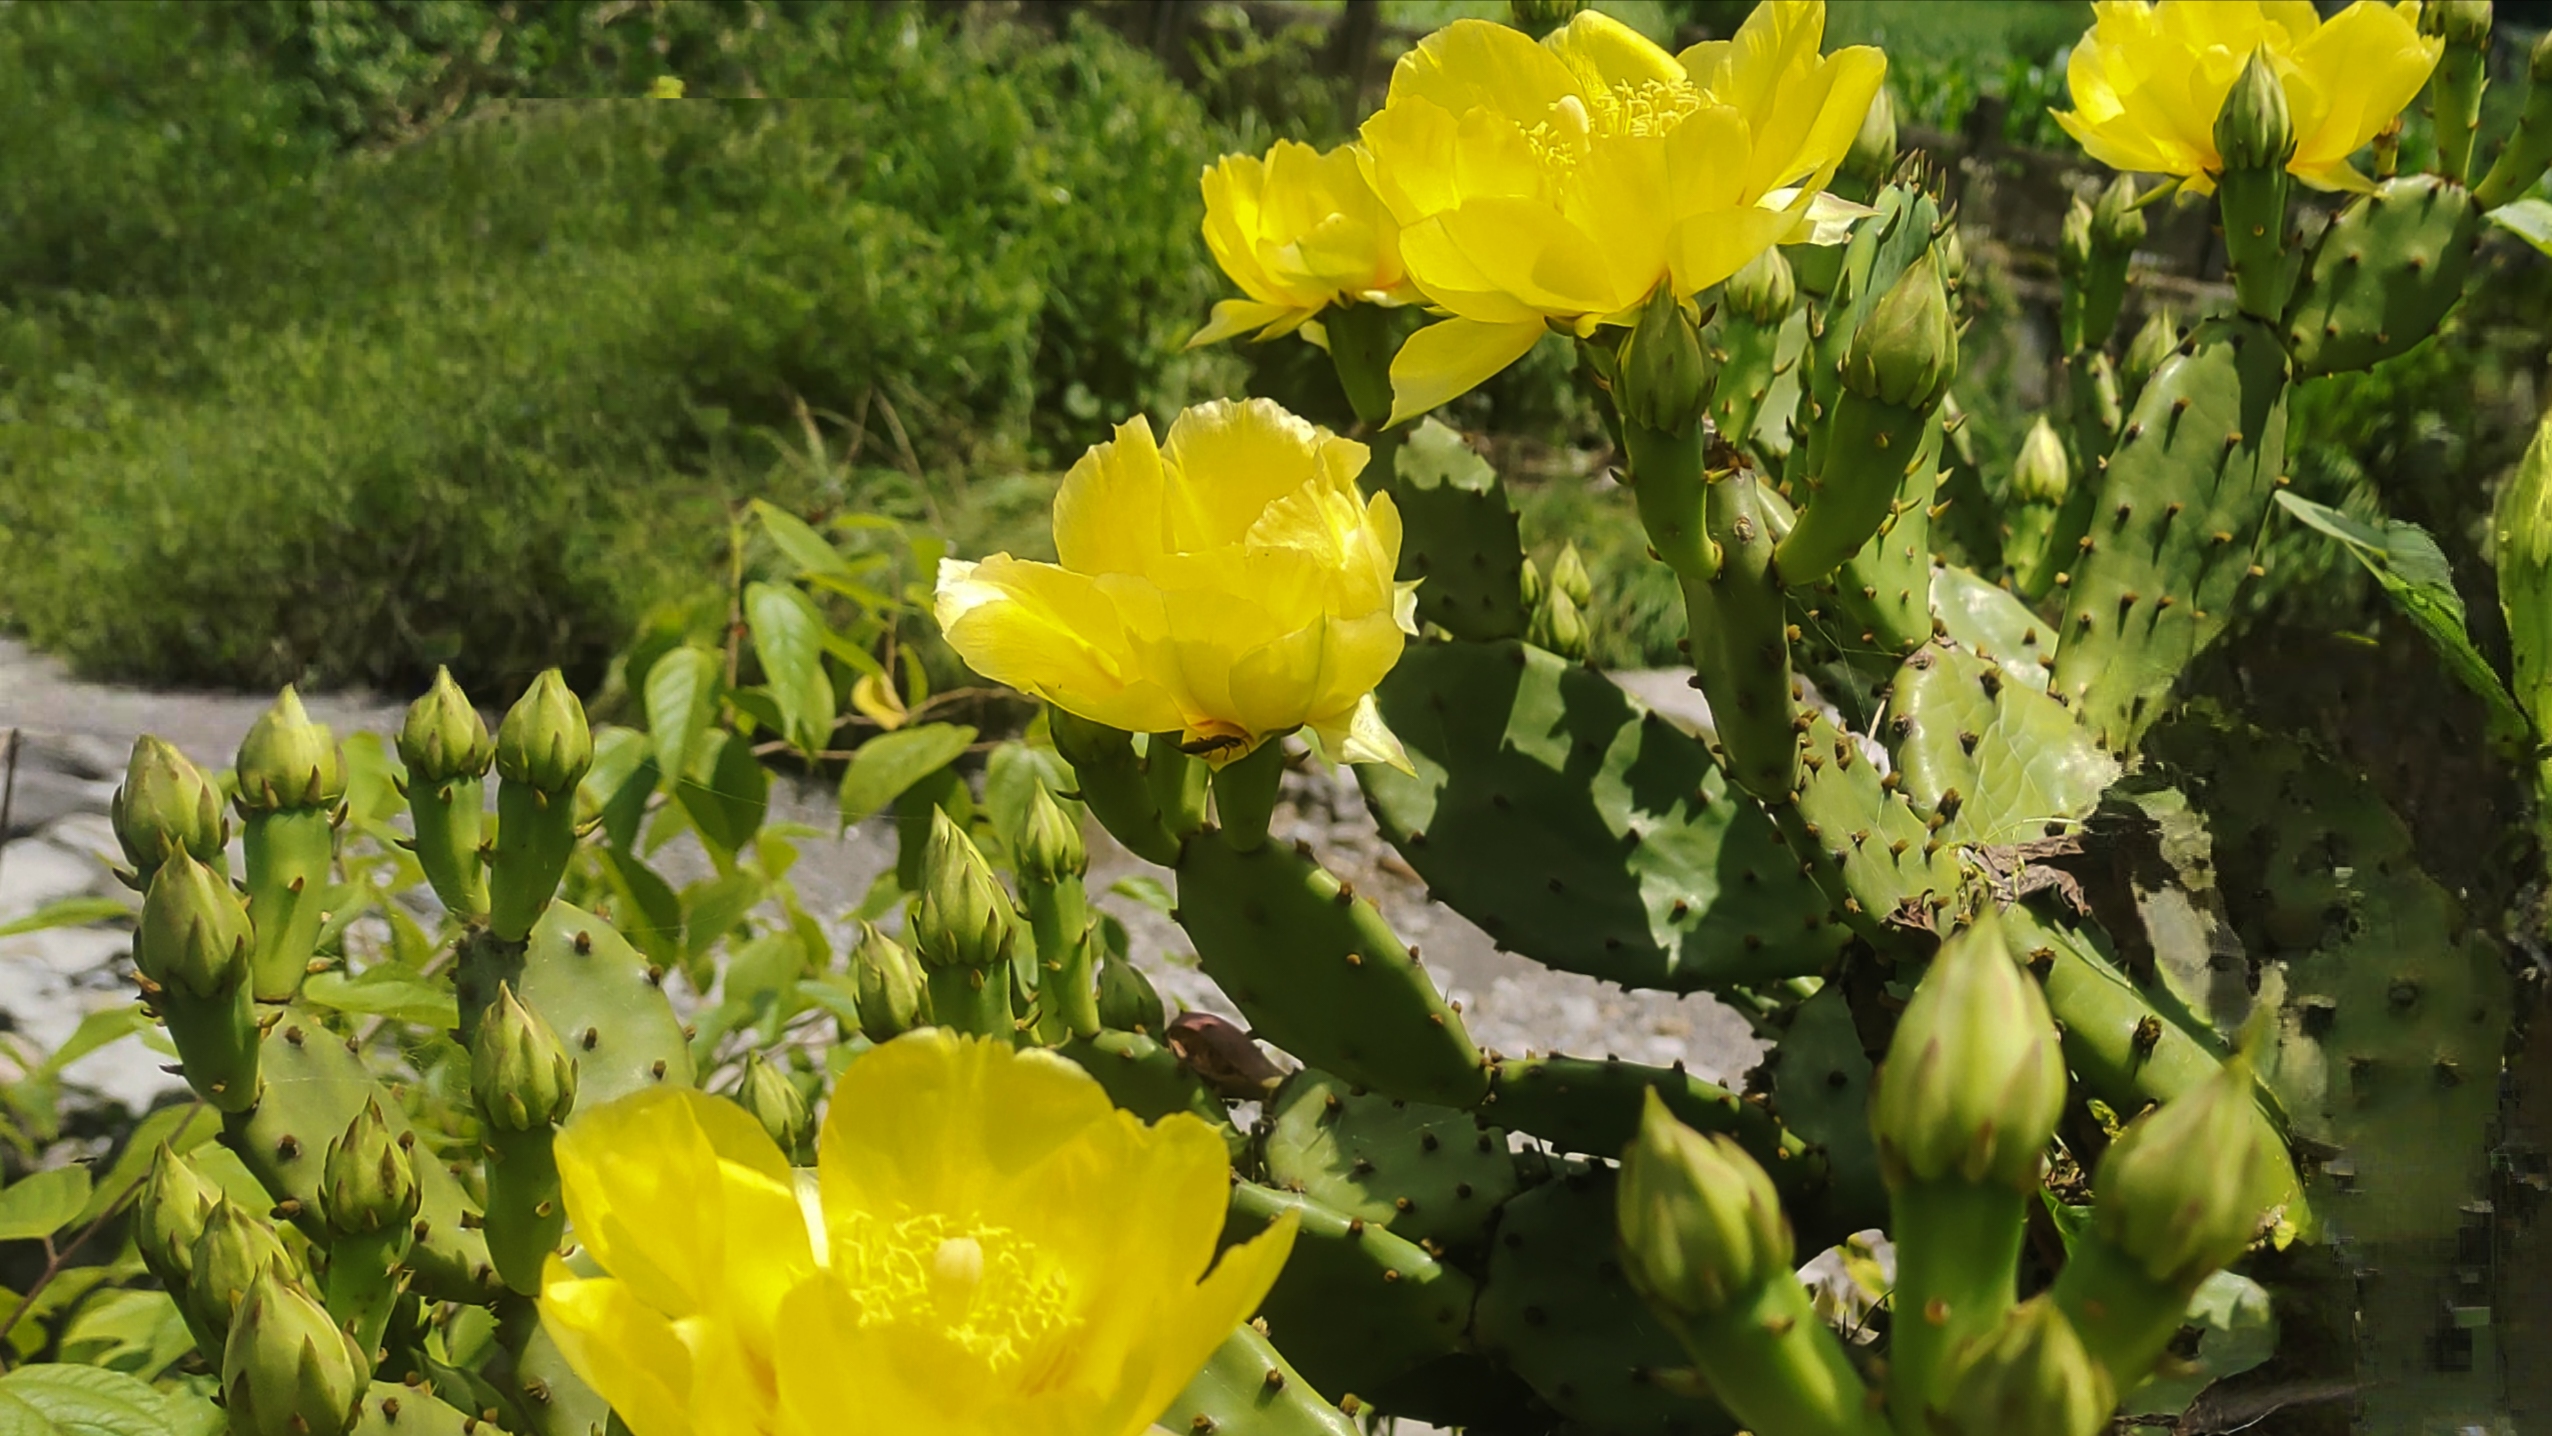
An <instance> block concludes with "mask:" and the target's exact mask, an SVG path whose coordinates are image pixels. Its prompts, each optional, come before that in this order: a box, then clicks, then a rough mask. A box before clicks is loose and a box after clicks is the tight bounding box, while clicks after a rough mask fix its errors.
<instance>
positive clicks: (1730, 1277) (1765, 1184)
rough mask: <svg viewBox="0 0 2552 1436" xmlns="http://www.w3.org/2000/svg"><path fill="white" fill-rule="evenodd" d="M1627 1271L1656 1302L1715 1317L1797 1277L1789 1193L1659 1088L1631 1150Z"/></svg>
mask: <svg viewBox="0 0 2552 1436" xmlns="http://www.w3.org/2000/svg"><path fill="white" fill-rule="evenodd" d="M1614 1216H1615V1221H1616V1224H1617V1225H1618V1227H1619V1229H1620V1232H1621V1250H1622V1269H1623V1272H1624V1273H1625V1274H1626V1275H1627V1276H1629V1278H1630V1284H1631V1285H1632V1286H1633V1287H1634V1288H1636V1289H1638V1291H1639V1292H1640V1293H1641V1294H1642V1295H1644V1296H1646V1297H1647V1298H1648V1299H1649V1301H1651V1302H1652V1303H1654V1304H1656V1305H1658V1306H1660V1307H1663V1308H1664V1309H1666V1310H1667V1311H1669V1312H1672V1313H1674V1314H1675V1315H1677V1316H1680V1317H1682V1318H1684V1319H1685V1320H1686V1321H1706V1320H1708V1319H1710V1318H1711V1317H1714V1316H1717V1315H1718V1314H1719V1313H1721V1312H1723V1311H1725V1310H1727V1309H1728V1308H1729V1307H1730V1306H1732V1305H1734V1304H1736V1303H1738V1302H1740V1301H1742V1300H1744V1299H1745V1298H1746V1297H1748V1296H1749V1295H1751V1294H1752V1293H1754V1292H1755V1291H1757V1290H1759V1289H1760V1288H1761V1287H1762V1286H1763V1284H1764V1283H1765V1282H1768V1281H1775V1280H1787V1279H1788V1278H1789V1277H1790V1274H1791V1256H1792V1250H1791V1245H1792V1244H1791V1236H1790V1222H1789V1219H1788V1218H1787V1217H1785V1216H1783V1215H1782V1212H1781V1197H1780V1194H1779V1193H1777V1192H1775V1191H1774V1190H1773V1189H1772V1178H1770V1177H1769V1176H1766V1175H1765V1174H1764V1170H1763V1168H1762V1167H1761V1166H1759V1165H1757V1164H1756V1162H1755V1159H1754V1158H1752V1157H1749V1156H1747V1155H1746V1153H1745V1149H1744V1148H1742V1147H1739V1146H1738V1145H1737V1144H1736V1143H1734V1142H1732V1141H1730V1140H1728V1139H1727V1138H1726V1137H1722V1136H1720V1135H1718V1134H1717V1133H1711V1134H1709V1135H1704V1134H1702V1133H1699V1132H1696V1131H1694V1130H1693V1129H1691V1128H1690V1127H1687V1126H1685V1125H1684V1124H1683V1123H1681V1122H1678V1121H1676V1120H1675V1118H1674V1115H1673V1114H1672V1113H1670V1112H1668V1111H1667V1110H1666V1104H1665V1103H1664V1102H1662V1101H1660V1100H1659V1099H1658V1096H1657V1093H1656V1092H1655V1091H1654V1090H1651V1091H1650V1092H1649V1093H1648V1095H1647V1106H1646V1107H1645V1109H1644V1110H1642V1111H1641V1113H1640V1117H1639V1136H1638V1137H1637V1138H1636V1139H1634V1140H1633V1141H1632V1143H1631V1145H1630V1149H1629V1150H1628V1151H1626V1152H1624V1153H1623V1154H1622V1174H1621V1186H1620V1188H1619V1191H1618V1193H1617V1196H1616V1211H1615V1214H1614Z"/></svg>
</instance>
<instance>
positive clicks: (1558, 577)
mask: <svg viewBox="0 0 2552 1436" xmlns="http://www.w3.org/2000/svg"><path fill="white" fill-rule="evenodd" d="M1551 587H1552V588H1554V589H1556V590H1558V591H1559V592H1561V593H1564V594H1566V595H1568V601H1569V602H1571V603H1574V604H1576V605H1577V606H1578V607H1580V608H1584V607H1585V606H1586V605H1588V604H1590V603H1593V602H1594V601H1595V580H1594V579H1592V578H1590V577H1588V576H1587V573H1586V560H1585V559H1584V558H1582V557H1580V556H1579V555H1578V552H1577V544H1576V543H1575V542H1574V541H1571V542H1569V543H1564V544H1562V545H1560V556H1559V557H1558V558H1556V559H1553V560H1552V561H1551Z"/></svg>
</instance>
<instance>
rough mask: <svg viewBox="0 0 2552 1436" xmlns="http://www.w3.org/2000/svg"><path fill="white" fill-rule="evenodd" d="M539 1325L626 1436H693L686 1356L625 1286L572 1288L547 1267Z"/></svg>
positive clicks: (669, 1327) (562, 1268)
mask: <svg viewBox="0 0 2552 1436" xmlns="http://www.w3.org/2000/svg"><path fill="white" fill-rule="evenodd" d="M541 1322H542V1324H543V1325H545V1326H546V1327H548V1329H549V1334H550V1339H551V1340H553V1341H555V1342H557V1343H558V1349H559V1354H560V1355H562V1356H564V1357H565V1358H566V1360H567V1364H568V1366H569V1367H570V1368H571V1369H573V1370H574V1371H575V1373H576V1374H577V1375H578V1376H580V1377H582V1378H584V1381H585V1384H586V1385H588V1386H590V1387H592V1388H594V1391H595V1394H597V1395H599V1396H601V1397H602V1398H603V1399H604V1400H605V1401H608V1402H610V1403H611V1405H612V1409H614V1410H616V1411H618V1412H619V1413H620V1416H621V1420H623V1421H624V1422H626V1423H628V1426H629V1430H630V1436H692V1429H691V1352H690V1350H689V1348H687V1347H685V1346H684V1345H683V1344H682V1339H681V1338H680V1337H678V1336H676V1335H675V1334H674V1329H673V1323H672V1322H670V1321H667V1320H666V1319H665V1318H664V1316H663V1315H661V1314H660V1313H659V1312H657V1311H656V1310H655V1309H654V1308H653V1307H650V1306H649V1305H647V1304H646V1303H645V1302H644V1301H641V1300H640V1299H639V1298H638V1297H637V1296H636V1295H635V1294H634V1293H633V1292H632V1291H631V1289H630V1287H629V1285H628V1284H627V1283H626V1282H619V1281H613V1280H611V1279H610V1278H608V1277H605V1278H600V1279H594V1280H578V1279H577V1278H576V1277H575V1276H574V1275H572V1274H571V1273H569V1271H568V1270H567V1264H566V1263H564V1262H562V1261H560V1260H559V1259H558V1258H556V1257H554V1256H553V1257H551V1258H550V1259H549V1270H548V1272H547V1274H546V1276H545V1277H544V1279H543V1281H542V1284H541Z"/></svg>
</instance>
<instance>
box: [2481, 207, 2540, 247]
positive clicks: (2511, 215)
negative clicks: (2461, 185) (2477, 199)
mask: <svg viewBox="0 0 2552 1436" xmlns="http://www.w3.org/2000/svg"><path fill="white" fill-rule="evenodd" d="M2482 218H2484V219H2486V220H2488V221H2490V222H2491V223H2492V224H2495V225H2497V226H2498V227H2499V228H2501V229H2504V230H2506V231H2507V232H2508V233H2510V234H2513V235H2515V236H2516V237H2517V238H2519V239H2522V240H2524V241H2525V242H2526V243H2528V244H2530V245H2533V246H2534V247H2535V248H2537V249H2539V250H2542V251H2543V252H2544V253H2545V254H2552V203H2546V202H2545V201H2543V200H2539V199H2521V200H2518V201H2516V202H2514V203H2512V204H2503V205H2501V206H2499V207H2498V208H2497V209H2494V210H2492V211H2490V212H2489V213H2488V214H2486V215H2483V216H2482Z"/></svg>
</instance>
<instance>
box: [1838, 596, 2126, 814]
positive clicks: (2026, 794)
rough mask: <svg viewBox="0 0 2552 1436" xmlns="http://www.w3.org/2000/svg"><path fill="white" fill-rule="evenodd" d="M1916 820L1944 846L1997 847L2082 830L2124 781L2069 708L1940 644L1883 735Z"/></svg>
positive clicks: (1919, 666)
mask: <svg viewBox="0 0 2552 1436" xmlns="http://www.w3.org/2000/svg"><path fill="white" fill-rule="evenodd" d="M1880 731H1881V732H1883V733H1885V734H1886V735H1887V743H1888V751H1889V752H1890V753H1891V754H1893V755H1894V757H1895V759H1896V773H1897V777H1898V778H1899V780H1900V781H1901V783H1902V785H1903V792H1904V793H1905V795H1906V797H1907V798H1909V799H1910V800H1912V802H1913V804H1914V809H1915V811H1916V812H1918V813H1920V814H1922V815H1923V816H1924V817H1925V818H1926V819H1927V820H1937V821H1938V822H1939V825H1940V826H1939V833H1940V837H1941V839H1942V840H1943V841H1945V842H1953V843H1960V844H1966V845H1972V846H1997V845H2003V844H2011V843H2022V842H2027V841H2029V840H2031V839H2033V838H2039V837H2046V836H2052V835H2053V834H2056V833H2060V832H2063V831H2066V830H2068V829H2070V828H2072V827H2074V826H2075V825H2076V824H2077V823H2079V822H2080V820H2081V819H2082V818H2083V817H2084V816H2086V815H2087V814H2089V813H2090V812H2091V810H2092V809H2093V808H2094V807H2096V806H2097V805H2098V804H2099V802H2100V794H2101V793H2102V791H2103V790H2105V789H2107V788H2108V786H2109V785H2110V784H2111V783H2112V782H2115V781H2116V780H2117V777H2118V762H2117V760H2116V759H2115V758H2112V757H2110V756H2109V755H2108V754H2106V753H2104V752H2102V751H2100V749H2099V747H2098V746H2097V745H2095V744H2094V743H2093V742H2092V741H2091V735H2090V734H2089V733H2088V732H2086V731H2084V729H2083V728H2082V727H2081V726H2080V725H2078V724H2076V723H2075V722H2074V720H2073V715H2072V714H2071V713H2069V712H2067V711H2066V710H2065V708H2064V706H2063V705H2062V704H2060V703H2058V702H2056V700H2054V699H2052V698H2050V697H2048V696H2047V695H2046V694H2044V693H2041V692H2039V691H2038V690H2037V689H2034V688H2025V687H2022V686H2021V685H2019V684H2017V683H2014V682H2012V681H2011V679H2010V677H2009V676H2008V675H2007V674H2006V673H2005V672H2004V671H2003V668H2002V666H2001V665H2000V664H1997V663H1990V662H1988V661H1986V660H1985V659H1984V658H1983V657H1981V656H1979V655H1977V654H1975V653H1971V652H1969V651H1968V650H1966V649H1964V648H1960V647H1959V646H1957V645H1956V644H1952V643H1947V642H1940V641H1935V642H1932V643H1929V644H1926V645H1924V646H1923V647H1922V648H1920V649H1917V650H1916V651H1915V652H1914V653H1913V654H1911V655H1910V656H1908V657H1907V658H1906V660H1905V666H1904V667H1902V668H1899V669H1898V670H1897V672H1896V679H1895V681H1894V682H1893V683H1892V684H1890V685H1889V691H1888V719H1887V721H1886V723H1884V724H1883V725H1882V726H1881V729H1880Z"/></svg>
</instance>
